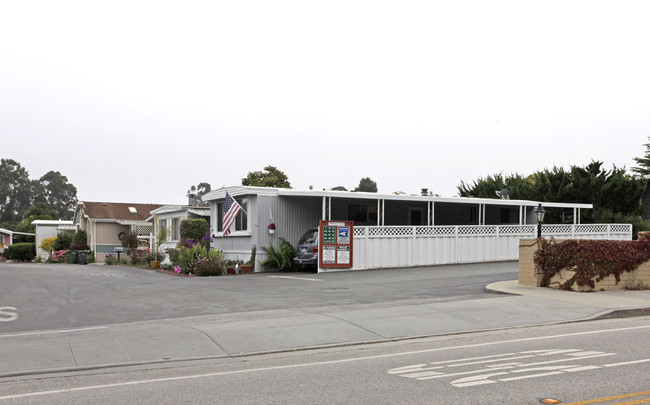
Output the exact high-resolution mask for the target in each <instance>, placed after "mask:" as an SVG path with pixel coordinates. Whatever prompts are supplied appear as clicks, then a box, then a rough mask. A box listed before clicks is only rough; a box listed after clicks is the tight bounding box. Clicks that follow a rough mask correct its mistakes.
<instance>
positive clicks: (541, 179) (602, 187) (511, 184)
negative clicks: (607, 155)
mask: <svg viewBox="0 0 650 405" xmlns="http://www.w3.org/2000/svg"><path fill="white" fill-rule="evenodd" d="M646 184H647V182H646V181H645V180H639V179H635V178H633V177H632V176H630V175H629V174H627V173H626V172H625V170H624V169H621V168H617V167H616V166H614V167H613V168H612V169H611V170H606V169H604V168H603V163H602V162H598V161H593V162H591V163H590V164H588V165H587V166H585V167H578V166H571V168H570V169H569V170H565V169H564V168H561V167H560V168H558V167H554V168H553V169H552V170H548V169H545V170H543V171H538V172H535V173H533V174H531V175H530V176H527V177H525V178H524V177H522V176H521V175H518V174H516V175H510V176H507V177H506V178H503V176H502V175H501V174H496V175H492V176H487V177H486V178H480V179H478V180H476V181H474V182H473V183H472V184H471V185H470V184H468V183H465V182H463V181H461V185H460V186H458V191H459V195H460V196H462V197H477V198H498V197H497V195H496V193H495V191H497V190H500V189H502V188H504V187H505V188H508V189H509V190H511V192H510V197H511V198H513V199H519V200H532V201H548V202H565V203H585V204H592V205H593V207H594V208H593V210H592V211H591V216H590V217H589V218H586V217H583V219H588V220H589V221H597V220H598V221H600V220H599V219H598V218H599V217H601V218H604V219H608V218H613V216H612V215H609V214H608V215H604V213H605V212H610V213H614V214H621V215H623V216H630V215H631V216H638V215H640V214H641V212H642V210H643V207H642V206H641V205H640V204H639V201H641V197H642V196H643V192H644V190H645V188H646ZM561 214H562V211H561V210H560V209H553V208H548V209H547V214H546V217H547V222H549V223H552V222H557V223H559V222H561Z"/></svg>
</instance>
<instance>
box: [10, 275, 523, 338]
mask: <svg viewBox="0 0 650 405" xmlns="http://www.w3.org/2000/svg"><path fill="white" fill-rule="evenodd" d="M516 278H517V263H515V262H505V263H489V264H471V265H456V266H439V267H428V268H415V269H394V270H373V271H358V272H337V273H324V274H309V273H257V274H251V275H240V276H227V277H212V278H198V277H177V276H172V275H168V274H163V273H159V272H155V271H152V270H146V269H139V268H133V267H121V266H97V265H86V266H83V265H67V264H10V263H2V264H0V280H2V282H1V283H0V318H2V317H4V318H3V319H2V320H4V322H0V333H7V332H19V331H36V330H49V329H60V328H71V327H84V326H94V325H106V324H115V323H124V322H135V321H146V320H154V319H169V318H182V317H188V316H198V315H213V314H227V313H241V312H251V311H262V310H277V309H294V308H303V309H304V308H317V307H333V306H341V307H345V306H363V305H365V306H391V305H396V304H397V303H399V304H410V303H412V304H418V303H432V302H446V301H457V300H474V299H490V298H494V297H495V295H493V294H486V293H484V292H483V289H484V287H485V286H486V285H488V284H490V283H492V282H496V281H502V280H512V279H516ZM11 317H15V319H11V321H6V320H7V319H10V318H11Z"/></svg>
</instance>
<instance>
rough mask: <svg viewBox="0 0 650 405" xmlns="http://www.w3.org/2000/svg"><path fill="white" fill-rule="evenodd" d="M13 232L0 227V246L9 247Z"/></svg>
mask: <svg viewBox="0 0 650 405" xmlns="http://www.w3.org/2000/svg"><path fill="white" fill-rule="evenodd" d="M13 236H14V232H13V231H10V230H9V229H4V228H0V246H2V245H4V247H9V246H10V245H11V244H12V243H13Z"/></svg>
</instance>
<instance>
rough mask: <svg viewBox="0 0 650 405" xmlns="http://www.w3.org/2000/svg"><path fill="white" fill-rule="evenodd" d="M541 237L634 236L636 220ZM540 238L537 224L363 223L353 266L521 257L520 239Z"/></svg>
mask: <svg viewBox="0 0 650 405" xmlns="http://www.w3.org/2000/svg"><path fill="white" fill-rule="evenodd" d="M542 236H543V237H545V238H550V237H553V238H556V239H613V240H631V239H632V225H629V224H582V225H543V227H542ZM536 237H537V225H501V226H489V225H486V226H360V227H355V228H354V247H353V262H354V267H353V269H354V270H362V269H378V268H390V267H413V266H428V265H436V264H455V263H475V262H496V261H506V260H517V259H518V258H519V240H520V239H531V238H532V239H534V238H536ZM321 270H324V269H321Z"/></svg>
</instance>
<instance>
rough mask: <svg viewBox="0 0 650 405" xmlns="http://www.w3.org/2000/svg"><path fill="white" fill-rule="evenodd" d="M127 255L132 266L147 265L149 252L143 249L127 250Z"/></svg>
mask: <svg viewBox="0 0 650 405" xmlns="http://www.w3.org/2000/svg"><path fill="white" fill-rule="evenodd" d="M127 254H128V255H129V258H130V259H131V264H132V265H134V266H138V265H149V251H147V250H143V249H129V250H128V251H127Z"/></svg>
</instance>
